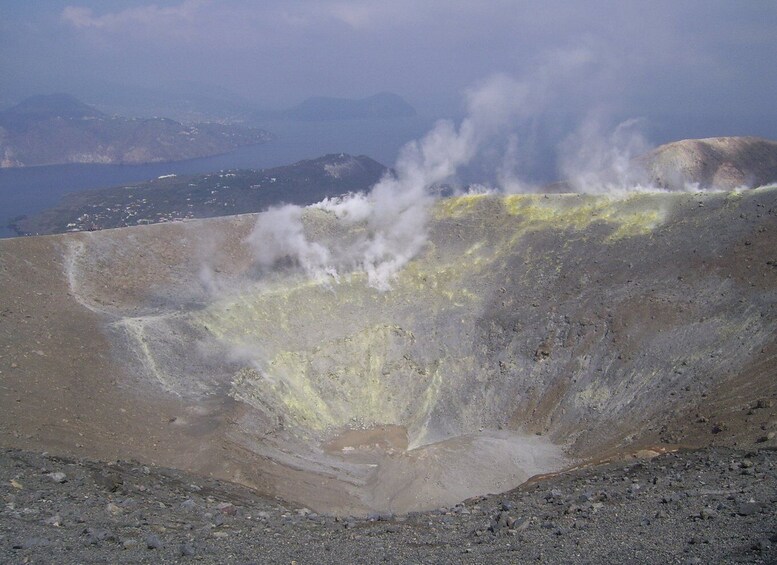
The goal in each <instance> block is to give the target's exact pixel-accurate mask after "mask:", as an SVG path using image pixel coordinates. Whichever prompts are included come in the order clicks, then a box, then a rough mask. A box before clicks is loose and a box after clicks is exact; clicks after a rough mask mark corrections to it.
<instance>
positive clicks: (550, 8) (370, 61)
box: [0, 0, 777, 137]
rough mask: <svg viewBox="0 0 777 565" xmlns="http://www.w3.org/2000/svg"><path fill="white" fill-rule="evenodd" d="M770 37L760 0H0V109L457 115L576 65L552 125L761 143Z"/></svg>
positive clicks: (776, 23) (771, 63) (774, 86)
mask: <svg viewBox="0 0 777 565" xmlns="http://www.w3.org/2000/svg"><path fill="white" fill-rule="evenodd" d="M775 31H777V2H774V1H760V0H748V1H732V0H726V1H719V0H702V1H698V0H685V1H683V0H671V1H664V0H652V1H644V2H643V1H634V2H623V1H608V2H604V1H601V0H585V1H582V0H581V1H574V0H566V1H554V0H543V1H523V0H490V1H483V2H475V1H472V0H468V1H462V0H445V1H443V0H391V1H390V2H388V1H386V0H377V1H373V0H365V1H349V0H336V1H327V0H316V1H310V0H296V1H295V0H286V1H281V0H260V1H239V0H219V1H216V0H172V1H161V0H158V1H156V2H150V1H146V0H99V1H95V0H65V1H60V0H37V1H35V2H30V1H29V0H0V76H2V77H3V79H2V82H1V83H0V102H2V103H4V104H5V105H8V104H10V103H12V102H16V101H18V100H20V99H21V98H23V97H24V96H27V95H30V94H35V93H47V92H61V91H69V92H72V93H74V94H76V95H78V96H80V97H87V98H88V96H89V93H90V91H93V92H95V93H97V92H100V93H101V95H102V96H103V97H104V95H105V93H106V92H109V93H110V92H112V91H114V92H118V91H120V90H121V89H122V88H126V89H128V90H131V89H135V88H145V89H164V88H167V87H168V86H169V85H173V84H178V85H180V84H186V85H189V86H188V87H189V88H192V89H197V90H201V91H202V92H203V93H210V94H213V93H216V94H218V95H223V96H224V97H228V96H232V95H233V94H234V97H235V98H240V99H244V100H246V101H249V102H250V103H251V104H253V105H255V106H257V107H262V108H281V107H286V106H290V105H293V104H296V103H298V102H300V101H302V100H304V99H305V98H307V97H309V96H337V97H345V98H359V97H364V96H369V95H371V94H375V93H377V92H382V91H390V92H395V93H397V94H399V95H401V96H403V97H404V98H405V99H406V100H408V101H409V102H410V103H411V104H413V105H414V106H415V107H416V108H417V109H418V110H419V112H420V113H422V114H424V115H428V116H433V117H437V116H455V115H456V114H457V112H463V111H464V108H465V106H466V95H467V92H470V91H471V90H472V89H473V88H475V89H476V88H477V87H478V85H479V84H482V83H484V82H485V81H488V80H489V79H490V77H493V76H495V75H503V76H508V77H514V78H515V79H516V80H523V79H525V78H526V77H537V76H540V75H542V74H543V73H554V72H556V71H555V70H553V69H554V68H556V67H557V66H558V65H559V63H558V62H559V61H562V63H560V65H561V66H563V64H564V63H563V61H565V60H568V59H570V58H571V59H576V60H578V61H582V63H581V64H580V65H578V66H577V67H576V71H575V72H573V73H569V74H567V75H565V76H563V77H560V78H557V79H556V80H555V81H552V84H550V86H549V88H550V89H551V90H552V92H550V94H549V95H550V96H551V98H552V100H553V105H552V108H550V109H547V108H546V111H553V112H558V113H560V114H566V113H569V114H577V113H582V112H587V111H590V110H591V108H594V107H595V108H596V109H597V110H600V111H605V112H607V113H611V114H613V115H618V116H619V117H622V118H626V117H637V118H638V117H647V118H648V119H652V120H657V121H660V120H664V121H667V120H669V121H670V122H673V119H674V117H679V118H678V119H690V120H692V121H693V120H695V121H694V123H695V124H696V125H697V126H698V124H707V125H708V126H709V127H708V128H707V129H708V130H710V131H711V132H712V131H714V127H718V128H719V129H721V132H720V133H721V134H729V133H741V134H744V133H749V131H748V128H750V129H753V130H754V131H753V133H758V134H760V135H766V134H768V133H769V131H770V130H769V128H770V127H774V128H777V96H775V95H774V93H775V92H777V64H775V63H776V62H777V41H775ZM548 69H551V70H548ZM715 124H717V126H715ZM689 127H690V126H689ZM697 129H698V128H697ZM701 129H702V130H704V128H701ZM755 130H757V131H755ZM704 131H707V130H704ZM691 133H693V132H691ZM773 137H777V130H776V131H774V135H773Z"/></svg>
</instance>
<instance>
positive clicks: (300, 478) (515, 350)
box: [0, 187, 777, 514]
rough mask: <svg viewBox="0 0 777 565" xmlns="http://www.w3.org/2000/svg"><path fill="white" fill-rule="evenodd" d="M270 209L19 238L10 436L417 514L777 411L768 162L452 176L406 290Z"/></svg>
mask: <svg viewBox="0 0 777 565" xmlns="http://www.w3.org/2000/svg"><path fill="white" fill-rule="evenodd" d="M263 218H264V217H263V215H261V214H260V215H242V216H235V217H228V218H214V219H210V220H197V221H189V222H183V223H176V224H163V225H154V226H143V227H138V228H124V229H117V230H105V231H101V232H84V233H75V234H65V235H58V236H47V237H38V238H22V239H13V240H3V241H0V282H1V285H0V287H1V288H2V289H3V297H2V298H3V303H2V304H3V311H2V317H1V318H0V337H1V338H2V342H1V343H2V344H3V350H2V351H1V352H0V355H1V357H0V370H2V377H3V387H2V390H0V398H1V399H2V405H3V406H4V407H5V409H4V410H3V415H2V416H0V418H1V419H2V424H3V427H4V428H5V429H6V430H9V434H10V435H9V436H8V438H6V443H10V444H11V445H13V446H15V447H22V448H26V449H38V450H49V451H54V452H61V453H65V454H67V453H70V454H77V455H79V456H89V457H94V458H98V459H103V460H110V459H115V458H128V457H131V458H136V459H138V460H140V461H143V462H145V463H153V464H158V465H165V466H169V467H175V468H179V469H184V470H188V471H194V472H196V473H201V474H212V475H214V476H216V477H219V478H224V479H228V480H231V481H235V482H238V483H242V484H245V485H248V486H251V487H253V488H255V489H257V490H259V491H260V492H263V493H265V494H270V495H275V496H279V497H281V498H283V499H284V500H287V501H291V502H295V503H298V504H301V505H305V506H307V507H309V508H312V509H314V510H316V511H319V512H326V513H332V514H360V513H361V514H366V513H371V512H392V513H404V512H409V511H415V510H424V509H431V508H436V507H440V506H444V505H451V504H454V503H456V502H459V501H461V500H464V499H466V498H468V497H471V496H474V495H478V494H485V493H495V492H504V491H506V490H509V489H511V488H513V487H515V486H518V485H519V484H521V483H523V482H525V481H526V480H528V479H529V478H530V477H532V476H535V475H541V474H547V473H556V472H560V471H563V470H565V469H569V468H571V467H575V466H579V465H585V464H593V463H596V462H599V461H603V460H607V459H612V458H618V457H625V456H630V455H633V454H638V455H649V454H653V453H657V452H660V451H665V450H670V449H675V448H677V447H703V446H709V445H717V444H726V445H731V444H736V443H738V442H739V443H740V444H743V443H744V444H752V443H754V442H755V441H757V438H758V437H760V435H762V432H761V431H760V429H761V426H764V425H767V424H768V420H769V418H770V417H772V416H773V414H774V411H773V410H771V409H768V410H760V411H755V412H754V411H752V410H751V411H749V412H748V410H747V407H749V406H751V405H752V404H753V402H758V401H761V402H764V403H765V404H764V405H765V406H768V405H770V403H771V399H772V398H774V397H775V396H777V381H775V379H774V378H773V375H774V370H775V365H776V360H777V340H775V335H776V334H775V332H776V331H777V312H775V308H777V257H775V256H774V249H776V248H777V222H775V220H776V218H777V189H776V188H774V187H766V188H760V189H754V190H748V191H735V192H698V193H688V192H682V193H666V192H655V193H637V194H622V195H596V196H593V195H576V194H557V195H511V196H504V195H467V196H460V197H454V198H447V199H441V200H438V201H437V202H436V203H435V204H434V205H433V207H432V209H431V211H430V219H429V222H428V226H427V228H428V240H427V243H426V245H425V246H424V248H423V250H422V252H421V253H420V254H419V255H418V256H416V257H415V258H414V259H413V260H412V261H410V262H409V263H408V264H407V265H406V266H405V267H404V268H403V269H402V270H400V271H399V272H398V273H397V276H396V277H395V279H393V280H392V281H391V288H390V289H389V290H378V289H375V288H373V287H372V286H370V285H369V284H368V282H369V281H368V279H367V276H366V275H365V274H364V273H363V272H361V271H360V270H358V269H354V270H353V271H352V272H340V273H338V275H337V276H336V277H334V276H332V277H326V278H318V279H311V278H310V277H308V276H305V275H304V274H303V273H302V272H301V271H300V269H299V268H298V267H297V266H296V265H295V264H294V263H293V262H292V261H285V262H283V261H282V262H280V263H279V264H277V265H276V266H275V268H273V269H272V270H269V271H267V270H264V271H260V270H258V269H257V268H256V265H255V263H254V257H253V255H252V251H251V248H250V246H249V244H248V243H247V238H248V236H249V234H250V233H251V231H252V229H253V228H254V226H255V225H256V224H257V223H261V222H262V221H263ZM302 218H303V224H304V230H305V236H306V237H307V239H308V240H310V241H316V242H320V243H321V244H322V245H327V246H330V247H336V246H337V245H340V243H341V242H344V241H348V240H349V238H351V239H352V238H353V237H355V236H356V234H358V232H359V230H362V229H364V228H363V226H360V225H358V224H356V225H352V224H347V223H345V222H343V221H341V220H339V219H338V218H337V217H336V216H335V215H334V214H333V213H331V212H327V211H326V210H323V209H316V208H308V209H306V210H305V212H304V214H303V217H302ZM765 441H766V440H765ZM769 441H773V440H769Z"/></svg>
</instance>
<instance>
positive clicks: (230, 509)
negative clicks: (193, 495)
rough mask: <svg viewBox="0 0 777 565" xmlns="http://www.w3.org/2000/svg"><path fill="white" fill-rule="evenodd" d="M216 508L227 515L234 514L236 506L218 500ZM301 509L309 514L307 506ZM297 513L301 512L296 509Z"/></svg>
mask: <svg viewBox="0 0 777 565" xmlns="http://www.w3.org/2000/svg"><path fill="white" fill-rule="evenodd" d="M216 509H217V510H218V511H219V512H221V513H222V514H226V515H227V516H234V515H235V514H237V506H235V505H234V504H230V503H229V502H220V503H219V504H217V505H216ZM303 510H307V512H306V513H305V514H310V510H308V509H307V508H303ZM297 513H301V512H300V511H299V510H298V511H297ZM305 514H303V515H305Z"/></svg>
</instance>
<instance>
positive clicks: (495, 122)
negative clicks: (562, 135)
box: [248, 48, 649, 291]
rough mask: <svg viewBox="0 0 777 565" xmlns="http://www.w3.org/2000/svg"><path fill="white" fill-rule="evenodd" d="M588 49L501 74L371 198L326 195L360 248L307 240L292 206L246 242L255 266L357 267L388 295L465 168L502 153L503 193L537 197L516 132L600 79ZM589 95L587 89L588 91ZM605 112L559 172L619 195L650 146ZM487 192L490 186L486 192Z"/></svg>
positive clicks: (316, 273)
mask: <svg viewBox="0 0 777 565" xmlns="http://www.w3.org/2000/svg"><path fill="white" fill-rule="evenodd" d="M595 67H596V65H595V58H594V56H593V53H592V51H591V50H589V49H585V48H584V49H577V50H572V51H559V52H555V53H553V54H551V56H549V57H548V58H547V61H546V62H545V63H544V64H543V65H540V66H539V67H538V70H537V71H536V72H535V73H533V74H531V76H528V77H526V78H525V79H524V80H516V79H514V78H512V77H509V76H506V75H496V76H493V77H491V78H490V79H488V80H486V81H485V82H483V83H482V84H480V85H479V86H477V87H476V88H473V89H471V90H470V91H469V92H468V93H467V117H466V118H464V119H463V120H462V121H461V123H460V124H459V125H458V127H457V126H456V124H454V123H453V122H452V121H450V120H442V121H439V122H438V123H437V124H436V125H435V126H434V128H433V129H432V130H431V131H430V132H429V133H428V134H426V136H424V137H423V138H422V139H421V140H418V141H413V142H411V143H409V144H407V145H406V146H405V147H404V148H403V149H402V150H401V152H400V156H399V158H398V160H397V163H396V165H395V167H394V171H395V172H394V174H389V175H387V176H385V177H384V178H383V179H382V180H381V181H379V182H378V183H377V184H376V185H375V186H374V187H373V188H372V190H371V191H370V192H369V193H368V194H363V193H359V194H351V195H349V196H346V197H342V198H337V199H327V200H325V201H323V202H321V203H319V204H317V205H314V206H315V207H317V208H319V209H323V210H327V211H329V212H331V213H333V214H334V215H335V216H336V217H337V218H338V219H339V220H340V221H341V222H343V223H344V224H345V225H351V226H356V225H358V226H359V227H360V229H359V230H358V231H357V232H356V233H358V235H357V237H356V240H355V241H353V242H349V243H347V244H345V243H338V245H337V246H336V247H327V246H326V245H325V244H323V243H321V242H317V241H310V240H309V239H308V238H307V236H306V234H305V227H304V224H303V209H302V208H300V207H299V206H293V205H286V206H282V207H279V208H274V209H271V210H269V211H268V212H265V213H263V214H260V216H259V219H258V221H257V223H256V226H255V228H254V230H253V232H252V233H251V235H250V236H249V238H248V242H249V244H250V245H251V248H252V249H253V252H254V255H255V259H256V262H257V264H258V265H259V266H260V267H262V268H271V267H272V266H273V265H275V264H276V262H278V261H280V260H288V259H289V258H290V259H291V260H292V261H293V262H295V263H296V264H297V265H299V266H300V267H301V268H302V269H303V270H304V272H305V273H306V274H307V275H308V276H310V277H314V278H317V279H320V280H324V279H326V278H329V277H332V278H334V279H335V280H337V279H338V277H339V274H340V273H343V272H350V271H351V270H353V269H357V270H361V271H362V272H364V273H366V275H367V278H368V283H369V285H370V286H372V287H374V288H376V289H379V290H381V291H385V290H388V289H390V287H391V282H392V280H393V279H394V278H395V276H396V274H397V273H398V272H399V270H400V269H401V268H402V267H403V266H404V265H405V264H407V262H408V261H410V260H411V259H412V258H413V257H415V256H416V254H418V253H419V251H420V250H421V249H422V248H423V246H424V244H425V243H426V240H427V217H428V213H429V209H430V207H431V205H432V203H433V202H434V199H435V198H436V197H435V192H434V190H433V189H434V188H435V187H437V186H439V185H442V184H443V183H450V182H453V181H455V179H456V175H457V172H458V171H459V170H460V169H461V168H462V167H464V166H466V165H468V164H469V163H471V162H472V161H473V159H474V158H475V157H476V156H478V155H479V154H482V153H484V152H492V153H494V152H497V153H501V154H502V164H501V166H500V167H499V168H498V171H497V187H496V188H495V189H496V190H500V191H504V192H511V193H514V192H529V191H536V188H535V187H533V186H532V185H531V183H528V182H526V181H524V180H522V178H521V175H520V163H521V162H522V159H523V157H524V155H523V153H522V152H523V151H525V147H523V146H522V145H521V142H520V139H519V137H518V136H517V135H516V133H515V131H516V130H517V128H518V126H520V125H521V124H526V123H527V122H529V121H531V120H532V119H534V118H535V117H536V116H538V115H541V114H542V113H543V112H546V111H547V110H548V109H549V108H551V107H552V105H553V104H554V102H555V101H556V99H557V97H558V93H559V92H563V91H565V90H566V89H568V88H569V85H570V84H573V85H577V86H579V85H581V84H584V83H585V81H586V79H587V80H588V82H590V81H591V80H593V79H592V78H591V77H592V76H593V77H596V72H595ZM580 91H581V98H582V97H584V96H583V94H582V93H583V92H585V89H583V88H582V87H581V88H580ZM603 121H604V120H603V113H602V112H597V113H591V114H589V115H588V117H587V118H586V119H585V120H584V121H583V123H582V125H581V126H580V127H579V129H578V130H577V131H575V132H574V133H573V134H571V135H570V136H568V137H567V139H566V140H565V141H564V142H563V143H562V144H561V146H560V147H559V149H560V156H559V169H560V171H561V172H562V174H563V175H564V178H567V179H569V180H568V186H569V187H570V188H571V189H572V190H575V191H579V192H599V193H601V192H616V191H622V190H623V188H624V187H627V186H628V187H637V188H638V187H640V186H642V184H643V183H644V178H643V175H641V174H640V173H639V172H636V171H635V170H634V169H633V168H632V166H631V159H632V158H633V157H634V156H635V155H637V154H639V153H643V152H645V151H646V150H647V149H648V148H649V146H648V144H647V142H646V141H645V139H644V137H643V136H642V135H641V133H640V131H639V126H640V122H639V121H638V120H630V121H627V122H623V123H621V124H619V125H618V126H617V127H616V128H615V129H614V130H612V131H611V132H608V131H607V130H606V129H605V128H604V127H603V126H601V124H602V123H603ZM481 190H482V187H481Z"/></svg>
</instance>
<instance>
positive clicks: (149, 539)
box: [145, 534, 162, 549]
mask: <svg viewBox="0 0 777 565" xmlns="http://www.w3.org/2000/svg"><path fill="white" fill-rule="evenodd" d="M145 541H146V547H147V548H148V549H160V548H161V547H162V540H161V539H159V536H158V535H156V534H148V535H147V536H146V540H145Z"/></svg>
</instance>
